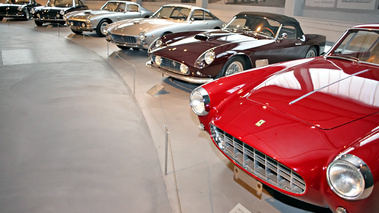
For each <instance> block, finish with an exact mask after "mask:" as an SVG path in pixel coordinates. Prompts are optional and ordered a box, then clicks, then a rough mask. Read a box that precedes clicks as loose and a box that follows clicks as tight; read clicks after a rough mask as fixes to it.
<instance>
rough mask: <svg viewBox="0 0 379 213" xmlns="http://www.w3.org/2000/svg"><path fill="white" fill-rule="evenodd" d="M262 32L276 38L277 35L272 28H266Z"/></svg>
mask: <svg viewBox="0 0 379 213" xmlns="http://www.w3.org/2000/svg"><path fill="white" fill-rule="evenodd" d="M261 32H263V33H266V34H268V35H270V34H271V36H273V37H275V33H274V32H273V31H272V30H271V29H270V28H267V27H264V28H262V30H261Z"/></svg>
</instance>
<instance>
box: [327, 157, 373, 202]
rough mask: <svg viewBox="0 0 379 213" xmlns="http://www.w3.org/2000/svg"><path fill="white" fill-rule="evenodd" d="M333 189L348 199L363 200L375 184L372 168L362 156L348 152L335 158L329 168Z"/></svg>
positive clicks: (329, 181) (329, 182) (329, 178)
mask: <svg viewBox="0 0 379 213" xmlns="http://www.w3.org/2000/svg"><path fill="white" fill-rule="evenodd" d="M326 175H327V180H328V184H329V186H330V187H331V189H332V190H333V191H334V192H335V193H336V194H337V195H338V196H340V197H341V198H344V199H346V200H361V199H364V198H366V197H368V196H369V195H370V194H371V192H372V190H373V186H374V179H373V176H372V174H371V171H370V169H369V168H368V166H367V165H366V163H365V162H363V161H362V160H361V159H360V158H358V157H356V156H353V155H350V154H346V155H342V156H340V157H338V158H337V159H336V160H334V161H333V162H332V163H331V164H330V165H329V166H328V170H327V173H326Z"/></svg>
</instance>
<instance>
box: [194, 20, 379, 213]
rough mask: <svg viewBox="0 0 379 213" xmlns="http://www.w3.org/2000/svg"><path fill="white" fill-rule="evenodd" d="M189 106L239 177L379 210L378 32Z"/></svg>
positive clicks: (264, 71) (343, 207)
mask: <svg viewBox="0 0 379 213" xmlns="http://www.w3.org/2000/svg"><path fill="white" fill-rule="evenodd" d="M190 100H191V106H192V110H193V111H194V112H195V113H196V114H197V115H198V116H199V120H200V123H201V125H200V126H201V127H202V129H204V130H205V131H207V132H208V133H209V134H210V136H211V138H212V140H213V142H214V144H215V145H216V146H217V147H218V149H219V150H220V151H221V152H222V153H223V154H224V155H225V156H226V157H227V158H228V159H229V160H230V161H232V162H233V163H234V164H235V166H236V168H237V169H236V171H241V172H246V173H247V174H249V175H250V177H252V178H254V179H255V180H256V181H258V183H263V184H265V185H267V186H269V187H271V188H273V189H275V190H277V191H279V192H282V193H284V194H286V195H288V196H291V197H294V198H297V199H299V200H302V201H305V202H308V203H311V204H314V205H318V206H322V207H328V208H330V209H331V210H332V211H334V212H338V213H344V212H348V213H354V212H356V213H363V212H375V211H378V210H379V24H370V25H359V26H355V27H352V28H351V29H348V30H347V31H346V32H345V33H344V35H343V36H342V37H341V39H339V40H338V42H337V43H336V44H335V45H334V46H333V47H332V48H331V49H330V50H329V51H328V53H327V54H326V55H324V56H319V57H314V58H305V59H299V60H293V61H288V62H282V63H277V64H273V65H269V66H266V67H262V68H255V69H252V70H249V71H245V72H242V73H238V74H234V75H231V76H228V77H224V78H220V79H217V80H215V81H213V82H211V83H208V84H204V85H202V86H200V87H198V88H196V89H195V90H194V91H193V92H192V93H191V97H190Z"/></svg>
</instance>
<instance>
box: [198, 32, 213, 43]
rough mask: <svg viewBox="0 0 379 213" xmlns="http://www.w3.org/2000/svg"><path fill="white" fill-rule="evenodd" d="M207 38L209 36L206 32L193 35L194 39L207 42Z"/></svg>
mask: <svg viewBox="0 0 379 213" xmlns="http://www.w3.org/2000/svg"><path fill="white" fill-rule="evenodd" d="M209 36H210V33H207V32H205V33H199V34H197V35H195V39H198V40H203V41H207V40H208V39H209Z"/></svg>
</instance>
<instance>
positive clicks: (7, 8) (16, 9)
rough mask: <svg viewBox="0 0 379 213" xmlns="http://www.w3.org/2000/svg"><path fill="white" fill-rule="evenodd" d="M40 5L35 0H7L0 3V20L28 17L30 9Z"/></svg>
mask: <svg viewBox="0 0 379 213" xmlns="http://www.w3.org/2000/svg"><path fill="white" fill-rule="evenodd" d="M37 6H41V5H40V4H38V3H37V2H36V1H35V0H7V1H5V3H4V4H0V21H1V20H3V18H16V19H22V20H29V19H30V17H31V16H30V10H31V9H32V8H34V7H37Z"/></svg>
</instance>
